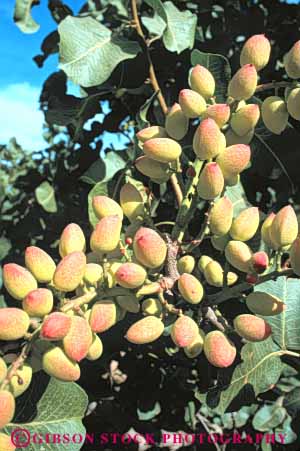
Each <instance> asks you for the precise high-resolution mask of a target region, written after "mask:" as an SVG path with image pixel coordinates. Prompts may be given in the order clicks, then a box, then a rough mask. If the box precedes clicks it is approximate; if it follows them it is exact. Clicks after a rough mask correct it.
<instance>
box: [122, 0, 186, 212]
mask: <svg viewBox="0 0 300 451" xmlns="http://www.w3.org/2000/svg"><path fill="white" fill-rule="evenodd" d="M131 9H132V16H133V21H134V24H135V27H136V30H137V33H138V35H139V36H140V37H141V38H142V39H143V41H144V43H145V45H146V48H147V58H148V61H149V78H150V81H151V85H152V87H153V90H154V92H157V99H158V101H159V104H160V107H161V109H162V112H163V113H164V115H166V114H167V113H168V106H167V103H166V101H165V98H164V96H163V94H162V92H161V89H160V86H159V84H158V81H157V78H156V74H155V69H154V66H153V63H152V59H151V56H150V52H149V46H148V45H149V43H147V40H146V37H145V35H144V33H143V30H142V26H141V22H140V19H139V16H138V10H137V4H136V0H131ZM170 182H171V184H172V188H173V191H174V193H175V196H176V199H177V203H178V206H180V205H181V202H182V199H183V195H182V191H181V188H180V185H179V182H178V179H177V176H176V174H172V175H171V177H170Z"/></svg>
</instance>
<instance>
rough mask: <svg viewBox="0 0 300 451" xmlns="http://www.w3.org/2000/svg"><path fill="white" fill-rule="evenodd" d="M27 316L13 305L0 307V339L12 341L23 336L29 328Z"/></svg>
mask: <svg viewBox="0 0 300 451" xmlns="http://www.w3.org/2000/svg"><path fill="white" fill-rule="evenodd" d="M29 322H30V320H29V316H28V315H27V313H26V312H24V311H23V310H21V309H19V308H15V307H3V308H1V309H0V340H4V341H12V340H19V338H23V337H24V335H25V334H26V332H27V330H28V328H29Z"/></svg>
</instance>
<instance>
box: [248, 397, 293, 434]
mask: <svg viewBox="0 0 300 451" xmlns="http://www.w3.org/2000/svg"><path fill="white" fill-rule="evenodd" d="M285 416H286V410H285V408H284V407H282V406H279V405H277V404H272V405H269V404H266V405H264V406H263V407H261V408H260V409H259V410H258V411H257V412H256V414H255V415H254V417H253V420H252V426H253V427H254V429H255V430H258V431H262V432H268V431H269V430H270V429H273V428H276V427H277V426H279V425H280V424H281V423H282V422H283V420H284V418H285Z"/></svg>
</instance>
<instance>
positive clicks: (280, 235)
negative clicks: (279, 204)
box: [270, 205, 298, 249]
mask: <svg viewBox="0 0 300 451" xmlns="http://www.w3.org/2000/svg"><path fill="white" fill-rule="evenodd" d="M297 235H298V220H297V216H296V213H295V211H294V209H293V207H292V206H291V205H286V206H285V207H283V208H281V210H279V212H278V213H277V214H276V216H275V218H274V219H273V221H272V224H271V227H270V237H271V240H272V243H273V245H274V246H275V247H274V249H281V248H283V247H284V246H288V245H290V244H292V243H293V241H295V239H296V238H297Z"/></svg>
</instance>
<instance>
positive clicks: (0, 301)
mask: <svg viewBox="0 0 300 451" xmlns="http://www.w3.org/2000/svg"><path fill="white" fill-rule="evenodd" d="M4 307H7V304H6V302H5V298H4V296H3V295H1V296H0V308H4Z"/></svg>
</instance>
